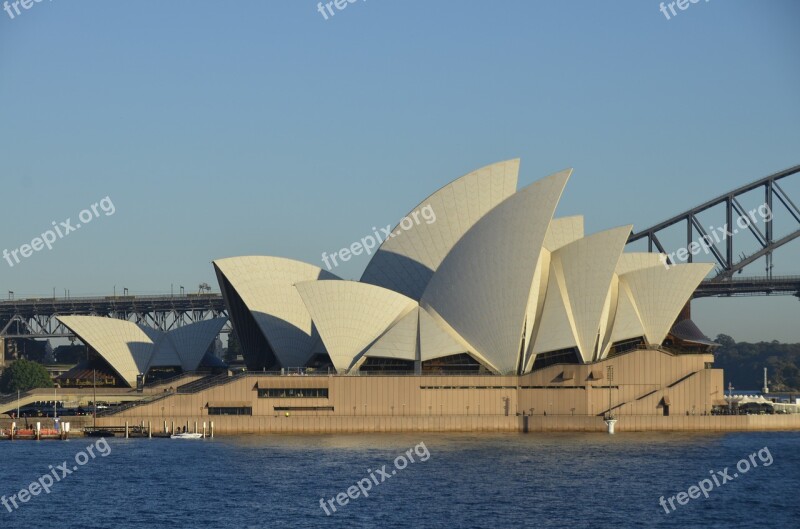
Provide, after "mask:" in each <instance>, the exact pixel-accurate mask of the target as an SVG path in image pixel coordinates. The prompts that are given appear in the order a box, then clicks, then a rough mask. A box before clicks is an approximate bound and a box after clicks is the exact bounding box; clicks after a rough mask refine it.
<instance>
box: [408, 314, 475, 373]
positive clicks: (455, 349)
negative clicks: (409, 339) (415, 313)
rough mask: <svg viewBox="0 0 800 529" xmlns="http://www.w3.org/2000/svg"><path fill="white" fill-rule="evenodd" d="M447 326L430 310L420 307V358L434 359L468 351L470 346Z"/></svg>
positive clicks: (423, 359) (424, 359)
mask: <svg viewBox="0 0 800 529" xmlns="http://www.w3.org/2000/svg"><path fill="white" fill-rule="evenodd" d="M445 327H446V326H442V325H440V324H439V323H438V322H437V321H436V319H435V318H434V317H433V316H431V315H430V314H429V313H428V311H426V310H425V309H423V308H422V307H420V309H419V343H420V360H422V361H423V362H425V361H426V360H433V359H435V358H443V357H445V356H452V355H457V354H461V353H466V352H467V351H469V350H470V347H468V346H466V345H465V344H463V343H461V341H460V340H459V338H460V337H458V336H456V335H455V334H451V331H450V330H449V329H447V328H445Z"/></svg>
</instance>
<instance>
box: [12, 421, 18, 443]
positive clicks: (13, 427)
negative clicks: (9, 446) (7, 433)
mask: <svg viewBox="0 0 800 529" xmlns="http://www.w3.org/2000/svg"><path fill="white" fill-rule="evenodd" d="M16 429H17V423H15V422H12V423H11V440H12V441H13V440H14V435H15V434H16V433H17V432H16Z"/></svg>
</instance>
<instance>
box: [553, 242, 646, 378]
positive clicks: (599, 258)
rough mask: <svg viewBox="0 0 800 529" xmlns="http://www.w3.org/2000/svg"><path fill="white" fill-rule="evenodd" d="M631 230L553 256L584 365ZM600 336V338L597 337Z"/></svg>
mask: <svg viewBox="0 0 800 529" xmlns="http://www.w3.org/2000/svg"><path fill="white" fill-rule="evenodd" d="M632 228H633V226H623V227H620V228H614V229H611V230H607V231H602V232H600V233H596V234H594V235H591V236H589V237H585V238H583V239H578V240H577V241H574V242H572V243H570V244H568V245H566V246H564V247H563V248H561V249H559V250H557V251H556V252H554V253H553V258H552V267H553V269H555V270H558V273H560V274H563V278H564V286H565V287H566V292H564V293H565V294H566V296H567V298H568V306H569V307H570V314H571V317H572V318H573V321H574V326H575V333H576V334H575V338H576V340H577V342H578V351H579V352H580V355H581V357H582V358H583V361H584V362H591V361H593V360H595V359H596V358H595V357H596V352H597V346H598V345H602V344H601V343H599V340H598V333H602V332H604V330H605V328H604V327H603V328H602V329H601V322H602V321H603V312H604V309H605V307H606V306H607V305H606V303H607V301H608V299H609V292H610V290H611V285H612V282H613V279H614V270H615V269H616V267H617V262H618V261H619V257H620V255H622V252H623V250H624V249H625V243H626V242H627V241H628V236H629V235H630V233H631V229H632ZM600 336H602V334H601V335H600Z"/></svg>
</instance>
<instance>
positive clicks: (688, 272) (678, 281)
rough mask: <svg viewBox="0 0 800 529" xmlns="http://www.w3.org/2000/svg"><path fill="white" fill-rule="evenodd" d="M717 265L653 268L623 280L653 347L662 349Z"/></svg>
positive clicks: (645, 269) (644, 269) (624, 276)
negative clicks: (700, 287) (690, 302)
mask: <svg viewBox="0 0 800 529" xmlns="http://www.w3.org/2000/svg"><path fill="white" fill-rule="evenodd" d="M713 268H714V265H713V264H711V263H687V264H678V265H673V266H671V267H670V268H669V269H667V268H665V267H664V266H652V267H649V268H643V269H640V270H635V271H633V272H629V273H627V274H623V275H622V276H620V283H624V284H625V285H627V287H628V288H629V289H630V293H631V294H632V296H633V302H634V304H635V306H636V308H637V309H638V314H639V316H640V317H641V321H642V325H643V326H644V334H645V337H646V338H647V341H648V342H649V343H650V344H655V345H661V343H662V342H663V341H664V338H666V336H667V333H668V332H669V330H670V328H671V327H672V325H673V324H674V323H675V320H676V319H677V317H678V315H679V314H680V312H681V309H683V307H684V305H686V302H687V301H689V300H690V299H691V298H692V293H693V292H694V290H695V289H696V288H697V286H698V285H699V284H700V282H701V281H702V280H703V279H704V278H705V277H706V276H707V275H708V273H709V272H710V271H711V269H713Z"/></svg>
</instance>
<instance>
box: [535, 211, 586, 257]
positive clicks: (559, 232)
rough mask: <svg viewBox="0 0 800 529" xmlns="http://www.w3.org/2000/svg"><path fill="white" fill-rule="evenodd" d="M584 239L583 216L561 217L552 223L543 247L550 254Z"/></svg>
mask: <svg viewBox="0 0 800 529" xmlns="http://www.w3.org/2000/svg"><path fill="white" fill-rule="evenodd" d="M578 239H583V215H573V216H571V217H559V218H557V219H553V220H552V221H550V226H549V227H548V228H547V235H545V237H544V242H543V243H542V246H543V247H544V249H545V250H547V251H549V252H555V251H556V250H558V249H559V248H562V247H563V246H566V245H568V244H569V243H571V242H575V241H577V240H578Z"/></svg>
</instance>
